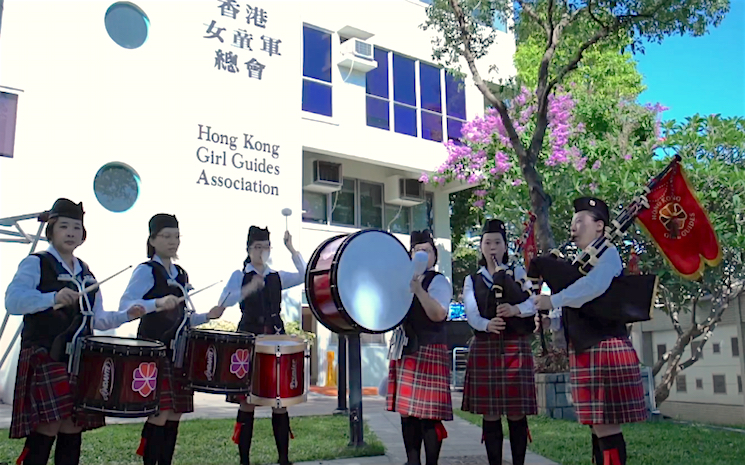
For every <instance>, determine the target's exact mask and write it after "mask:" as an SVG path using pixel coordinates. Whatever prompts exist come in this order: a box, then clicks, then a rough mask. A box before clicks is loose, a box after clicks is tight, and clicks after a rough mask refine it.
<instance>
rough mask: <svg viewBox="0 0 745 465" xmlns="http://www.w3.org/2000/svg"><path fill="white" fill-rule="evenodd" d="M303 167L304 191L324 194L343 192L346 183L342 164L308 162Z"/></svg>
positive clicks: (320, 161) (322, 161)
mask: <svg viewBox="0 0 745 465" xmlns="http://www.w3.org/2000/svg"><path fill="white" fill-rule="evenodd" d="M303 165H304V166H303V189H305V190H307V191H311V192H319V193H322V194H328V193H329V192H336V191H339V190H341V187H342V184H343V183H344V178H343V177H342V174H341V163H334V162H330V161H324V160H308V161H307V162H305V163H303Z"/></svg>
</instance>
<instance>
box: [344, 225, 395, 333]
mask: <svg viewBox="0 0 745 465" xmlns="http://www.w3.org/2000/svg"><path fill="white" fill-rule="evenodd" d="M369 232H380V233H383V234H387V235H389V236H391V237H392V238H393V239H394V240H395V241H396V243H398V244H399V245H400V246H401V247H402V248H403V249H404V251H405V252H406V255H409V251H408V250H407V249H406V246H405V245H404V244H403V243H402V242H401V241H399V240H398V239H397V238H396V236H394V235H393V234H391V233H389V232H388V231H383V230H382V229H375V228H370V229H363V230H361V231H357V232H355V233H352V234H350V235H349V237H348V238H347V239H345V240H344V242H342V243H341V245H340V246H339V250H337V251H336V254H335V255H334V260H333V261H332V262H331V268H330V273H329V274H330V275H331V277H332V280H333V281H334V282H336V278H337V275H338V273H339V260H337V257H339V256H341V254H342V252H343V251H344V249H346V248H347V246H348V245H349V244H350V243H351V242H352V239H353V238H354V237H356V236H361V235H362V234H365V233H369ZM331 297H332V298H333V299H334V303H335V304H336V306H337V307H338V308H341V309H344V306H343V305H342V302H341V296H340V295H339V291H338V288H337V287H336V286H332V289H331ZM342 313H343V315H344V318H345V319H346V320H347V321H349V322H350V324H351V326H352V327H353V328H355V329H356V330H357V331H358V332H363V333H367V334H384V333H387V332H388V331H390V329H388V330H385V331H372V330H369V329H367V328H363V327H362V326H360V325H358V324H357V323H356V322H355V321H354V320H352V317H350V316H349V314H348V313H347V311H346V309H344V311H343V312H342ZM405 318H406V315H404V316H403V318H401V321H399V322H398V323H396V325H395V326H393V327H394V328H395V327H396V326H398V325H400V324H401V322H403V321H404V319H405ZM340 334H355V332H350V331H343V332H341V333H340Z"/></svg>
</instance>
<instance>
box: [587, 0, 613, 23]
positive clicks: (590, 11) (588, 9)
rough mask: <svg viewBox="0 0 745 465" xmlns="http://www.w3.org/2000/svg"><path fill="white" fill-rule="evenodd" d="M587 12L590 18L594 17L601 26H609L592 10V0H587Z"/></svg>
mask: <svg viewBox="0 0 745 465" xmlns="http://www.w3.org/2000/svg"><path fill="white" fill-rule="evenodd" d="M587 13H589V15H590V18H592V20H593V21H595V22H596V23H598V24H599V25H600V27H602V28H607V27H608V25H607V24H605V23H604V22H602V21H600V18H598V17H597V16H595V13H593V12H592V0H588V2H587Z"/></svg>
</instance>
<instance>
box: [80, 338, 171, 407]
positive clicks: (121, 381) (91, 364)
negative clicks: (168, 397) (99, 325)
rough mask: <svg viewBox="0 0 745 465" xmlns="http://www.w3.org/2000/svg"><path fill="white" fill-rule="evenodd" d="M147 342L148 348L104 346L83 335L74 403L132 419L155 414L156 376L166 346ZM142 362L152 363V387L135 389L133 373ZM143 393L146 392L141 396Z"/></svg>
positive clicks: (158, 389)
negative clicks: (153, 367)
mask: <svg viewBox="0 0 745 465" xmlns="http://www.w3.org/2000/svg"><path fill="white" fill-rule="evenodd" d="M110 339H113V338H110ZM122 339H124V338H122ZM140 340H141V341H142V339H140ZM147 342H149V343H151V344H152V347H133V346H116V345H106V344H102V343H99V342H95V339H93V340H92V339H91V338H84V339H83V341H82V348H81V351H80V368H79V372H78V379H77V389H76V399H75V400H76V405H77V406H78V407H80V408H83V409H85V410H90V411H94V412H101V413H104V414H105V415H106V416H110V417H121V418H136V417H146V416H148V415H151V414H153V413H156V412H157V411H158V404H159V402H160V383H159V382H158V381H159V379H158V376H159V373H160V372H161V361H162V360H164V358H165V355H166V348H165V346H164V345H163V344H161V343H160V342H157V341H149V340H148V341H147ZM143 364H145V365H149V366H151V367H152V366H153V365H154V366H155V368H156V369H157V371H155V372H154V374H153V378H154V383H152V384H153V385H154V389H152V390H150V389H149V388H148V389H147V390H142V391H140V392H137V391H135V390H134V389H133V381H134V378H135V372H136V371H137V370H138V369H140V370H142V366H143ZM151 364H152V365H151ZM141 372H142V371H141ZM143 392H145V393H147V395H143Z"/></svg>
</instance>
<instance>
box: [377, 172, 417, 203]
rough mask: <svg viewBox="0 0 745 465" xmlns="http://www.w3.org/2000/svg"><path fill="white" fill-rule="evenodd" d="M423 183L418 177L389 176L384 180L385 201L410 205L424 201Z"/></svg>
mask: <svg viewBox="0 0 745 465" xmlns="http://www.w3.org/2000/svg"><path fill="white" fill-rule="evenodd" d="M424 200H425V196H424V184H423V183H422V182H421V181H419V180H418V179H414V178H404V177H401V176H391V177H389V178H387V179H386V181H385V201H386V203H389V204H391V205H402V206H404V207H411V206H414V205H419V204H420V203H422V202H424Z"/></svg>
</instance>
